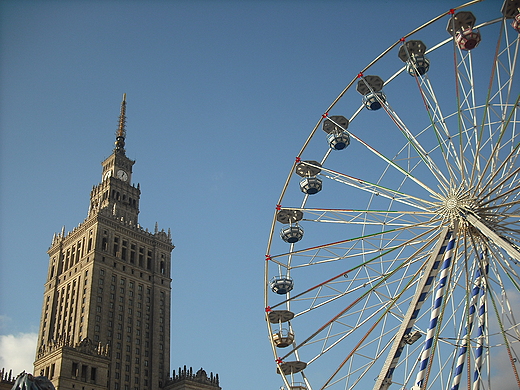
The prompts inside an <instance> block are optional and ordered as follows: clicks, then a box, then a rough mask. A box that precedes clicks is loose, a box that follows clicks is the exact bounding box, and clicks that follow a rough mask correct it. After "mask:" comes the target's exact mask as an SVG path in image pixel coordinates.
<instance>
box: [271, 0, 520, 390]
mask: <svg viewBox="0 0 520 390" xmlns="http://www.w3.org/2000/svg"><path fill="white" fill-rule="evenodd" d="M477 2H479V1H472V2H470V3H467V4H465V5H463V6H461V7H458V9H460V8H462V7H466V6H468V5H471V4H475V3H477ZM445 15H446V14H443V15H442V16H445ZM438 19H439V18H434V19H432V21H436V20H438ZM498 20H502V19H495V20H494V21H491V22H486V23H483V24H481V25H479V27H480V26H484V25H489V24H491V23H495V22H497V21H498ZM432 21H431V22H432ZM416 30H417V29H416ZM416 30H414V31H413V32H416ZM410 35H412V34H411V33H410V34H409V35H407V36H410ZM451 40H452V39H451V38H450V39H448V41H451ZM398 42H401V41H398ZM395 46H396V44H394V45H392V46H391V48H390V49H392V48H394V47H395ZM439 47H440V46H439ZM390 49H388V50H387V51H385V52H383V54H384V55H386V54H387V52H389V51H390ZM382 57H384V56H383V55H382V56H378V57H377V58H376V60H375V61H373V63H375V62H377V61H379V59H380V58H382ZM373 63H371V64H369V66H368V67H367V68H366V69H368V68H370V67H371V66H372V65H373ZM404 69H405V68H404V67H403V68H402V69H401V70H400V71H399V72H398V73H402V71H403V70H404ZM398 73H396V74H395V75H394V76H392V79H391V80H390V81H392V80H393V79H394V78H395V77H396V76H397V74H398ZM356 79H357V78H356ZM356 79H354V80H353V82H351V83H350V84H349V85H348V86H347V88H345V90H344V91H343V92H342V93H341V94H340V95H339V96H338V98H337V99H336V100H335V101H334V102H333V104H332V105H331V106H330V107H329V109H328V110H327V111H326V115H325V114H324V115H323V116H322V117H321V119H320V120H319V121H318V123H317V124H316V126H315V128H314V129H313V130H312V131H311V135H310V136H309V138H308V139H307V141H306V142H305V143H304V146H303V147H302V149H301V150H300V152H299V154H298V155H297V158H296V160H295V162H294V163H293V166H292V168H291V171H290V173H289V176H288V178H287V180H286V182H285V185H284V187H283V190H282V193H281V195H280V198H279V200H278V206H277V208H276V209H277V210H276V211H275V215H274V217H273V222H272V226H271V231H270V234H269V240H268V248H267V251H266V253H267V255H266V270H265V274H266V281H267V279H268V278H267V276H268V275H267V273H268V264H269V262H270V261H274V259H275V258H276V257H281V256H285V255H287V254H283V253H282V254H278V255H275V256H271V241H272V240H273V237H274V234H275V226H276V222H277V221H276V214H277V211H279V210H281V209H288V210H301V211H303V210H305V211H309V209H307V208H306V207H305V202H306V199H307V198H308V195H305V197H304V198H305V199H304V201H303V203H302V206H301V207H300V208H298V207H288V208H285V207H284V208H282V206H281V204H282V201H283V199H284V197H285V192H286V190H287V188H288V185H289V182H290V180H291V178H292V174H293V171H294V170H295V168H296V167H297V164H298V163H299V162H300V160H301V156H302V154H303V152H304V151H305V149H306V147H307V145H308V143H309V141H310V139H311V138H312V137H313V136H314V134H315V132H316V130H317V128H318V127H319V126H320V124H321V123H322V122H323V121H324V120H326V119H327V117H328V112H329V111H330V109H332V107H334V105H335V104H336V103H337V101H339V100H340V99H341V97H342V96H343V95H344V93H345V92H346V91H347V90H348V89H349V88H350V87H351V86H352V85H353V84H354V82H355V80H356ZM519 97H520V95H519ZM517 104H518V99H517ZM512 106H515V105H514V104H513V105H512ZM362 109H363V105H361V106H360V109H358V110H357V111H356V112H355V114H354V117H355V116H357V115H358V114H359V113H360V112H361V110H362ZM513 111H514V110H511V114H513ZM452 115H454V114H452ZM352 119H353V118H352V117H351V118H350V120H352ZM349 134H350V135H352V133H349ZM517 147H518V145H517ZM329 152H330V150H329ZM322 169H325V170H327V168H323V167H322ZM432 192H434V191H432ZM515 202H516V203H518V199H517V200H516V201H515ZM432 203H435V202H432ZM498 207H504V206H503V205H499V206H498ZM313 211H316V212H318V211H320V210H319V209H313ZM321 211H330V209H322V210H321ZM342 211H345V210H342ZM358 211H364V212H366V213H368V212H369V210H358ZM384 212H386V213H389V212H390V211H388V210H387V211H384ZM424 213H425V214H428V215H435V212H434V211H432V209H430V210H428V211H424ZM467 217H468V218H467V219H469V220H471V221H470V223H471V225H472V226H473V227H478V228H480V232H481V233H483V232H484V233H483V234H484V235H486V234H485V232H486V231H487V230H486V225H485V224H484V223H482V222H480V221H479V220H478V218H476V217H474V216H473V215H472V214H468V215H467ZM438 222H439V224H438V225H436V226H437V230H438V231H441V230H442V231H447V229H448V227H447V225H449V223H448V222H446V221H444V222H441V221H438ZM488 233H489V232H488ZM488 238H490V237H488ZM493 240H494V241H495V244H496V242H499V243H500V244H501V245H498V247H499V248H502V249H504V248H505V250H506V252H507V253H508V254H509V255H510V256H511V257H513V258H516V260H518V261H520V258H518V257H517V256H518V249H517V248H515V247H514V246H513V244H511V243H509V242H508V241H507V240H506V239H504V238H502V237H500V236H498V235H496V237H493ZM333 244H336V243H331V244H330V245H333ZM312 249H315V248H310V249H304V250H301V251H309V250H312ZM288 253H290V254H291V255H299V254H301V253H300V252H298V251H294V250H293V244H291V249H290V251H289V252H288ZM278 265H281V263H278ZM291 267H292V265H291ZM291 269H292V268H291ZM340 276H341V274H340ZM268 293H269V289H268V285H267V284H266V285H265V292H264V294H265V302H266V315H268V314H269V311H270V310H272V309H274V308H276V307H278V306H280V305H281V304H283V303H286V302H285V301H282V303H280V304H277V305H276V306H273V307H270V306H268V305H267V303H268V298H267V295H268ZM267 322H268V331H269V334H270V335H271V334H272V333H273V329H272V326H271V323H270V322H269V321H267ZM271 345H272V349H273V354H274V356H275V357H276V356H278V354H277V350H276V347H275V345H274V344H273V343H271ZM298 349H299V347H298V348H296V349H294V350H292V351H290V352H288V353H286V354H285V355H283V356H282V357H281V358H280V357H278V358H277V359H280V361H277V366H278V368H279V370H281V364H282V363H283V359H284V358H286V357H288V356H289V355H291V354H293V353H294V354H295V357H296V358H298V354H299V351H298ZM311 363H312V362H311ZM292 365H293V366H294V364H292ZM302 370H303V371H302V375H303V379H304V382H305V383H306V386H307V387H308V388H309V389H311V388H312V387H311V386H310V383H309V382H308V380H307V378H306V376H305V373H304V372H305V368H303V369H302ZM290 373H291V374H293V371H291V372H290ZM333 377H334V376H332V377H331V378H330V381H332V380H333ZM282 378H284V382H285V384H286V386H290V385H289V382H287V380H286V378H285V376H284V375H282ZM383 379H384V378H379V379H378V381H379V382H381V381H382V380H383ZM328 383H329V382H327V383H326V384H325V385H324V386H323V387H321V388H322V389H324V388H325V387H326V386H327V384H328ZM289 388H290V387H289Z"/></svg>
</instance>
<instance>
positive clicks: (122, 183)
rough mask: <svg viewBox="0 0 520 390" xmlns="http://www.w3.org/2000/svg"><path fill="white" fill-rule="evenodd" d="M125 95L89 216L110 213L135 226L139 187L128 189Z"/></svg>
mask: <svg viewBox="0 0 520 390" xmlns="http://www.w3.org/2000/svg"><path fill="white" fill-rule="evenodd" d="M125 125H126V94H124V95H123V101H122V102H121V113H120V115H119V126H118V129H117V131H116V142H115V147H114V151H113V153H112V154H111V155H110V156H109V157H108V158H107V159H106V160H105V161H103V162H102V164H101V165H102V166H103V170H102V173H101V183H100V184H98V185H97V186H95V187H94V188H93V189H92V192H91V194H90V210H89V214H90V213H93V212H94V213H95V212H98V211H99V210H102V209H109V210H110V211H111V212H112V214H113V215H114V216H116V217H117V218H120V219H121V220H123V221H127V222H128V223H131V224H134V225H136V224H137V216H138V214H139V197H140V195H141V191H140V189H139V186H137V187H134V186H132V185H130V183H131V180H132V166H133V165H134V163H135V161H133V160H131V159H129V158H128V157H127V156H126V154H125V138H126V128H125Z"/></svg>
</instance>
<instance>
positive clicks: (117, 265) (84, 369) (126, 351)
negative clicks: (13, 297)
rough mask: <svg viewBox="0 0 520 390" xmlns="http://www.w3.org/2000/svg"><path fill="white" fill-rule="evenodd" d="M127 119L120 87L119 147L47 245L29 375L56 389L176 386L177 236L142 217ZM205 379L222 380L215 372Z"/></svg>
mask: <svg viewBox="0 0 520 390" xmlns="http://www.w3.org/2000/svg"><path fill="white" fill-rule="evenodd" d="M125 122H126V96H125V95H123V102H122V103H121V113H120V117H119V126H118V129H117V132H116V141H115V147H114V150H113V152H112V154H111V155H110V156H109V157H108V158H107V159H106V160H105V161H103V162H102V171H101V183H100V184H98V185H96V186H94V187H93V189H92V191H91V193H90V206H89V211H88V216H87V218H86V219H85V220H84V221H83V222H82V223H81V224H80V225H79V226H78V227H76V228H74V229H73V230H72V231H71V232H69V233H68V234H65V230H64V229H63V230H62V231H61V233H59V234H55V235H54V237H53V240H52V244H51V247H50V249H49V250H48V254H49V271H48V276H47V280H46V283H45V291H44V296H43V308H42V316H41V322H40V330H39V338H38V347H37V356H36V361H35V363H34V374H35V375H44V376H46V377H48V378H49V379H50V380H51V381H52V382H53V384H54V386H55V387H56V389H57V390H65V389H67V390H72V389H74V390H76V389H77V390H105V389H107V390H108V389H110V390H156V389H163V388H172V387H173V388H176V387H178V386H176V385H175V382H176V380H175V376H174V378H170V376H169V369H170V351H169V346H170V307H171V302H170V301H171V281H172V280H171V278H170V266H171V252H172V250H173V248H174V245H173V244H172V239H171V234H170V231H169V230H168V232H165V231H164V230H159V229H158V227H157V224H156V226H155V229H154V231H153V232H149V231H148V230H145V229H143V228H142V227H141V226H140V225H139V222H138V215H139V198H140V193H141V191H140V188H139V185H137V186H135V185H133V184H132V166H133V165H134V162H135V161H133V160H131V159H129V158H128V157H127V156H126V153H125V137H126V130H125ZM212 375H213V374H212ZM198 379H200V378H198ZM208 381H209V384H210V385H211V386H210V387H213V388H217V389H220V387H219V386H218V377H215V379H214V378H213V376H211V378H208ZM206 385H207V383H206ZM205 388H206V387H205Z"/></svg>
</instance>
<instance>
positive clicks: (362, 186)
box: [322, 168, 436, 210]
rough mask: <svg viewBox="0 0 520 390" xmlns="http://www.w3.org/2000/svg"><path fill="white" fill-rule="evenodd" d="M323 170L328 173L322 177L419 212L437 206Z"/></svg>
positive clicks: (398, 192)
mask: <svg viewBox="0 0 520 390" xmlns="http://www.w3.org/2000/svg"><path fill="white" fill-rule="evenodd" d="M322 170H323V171H324V172H327V173H328V174H322V176H324V177H327V178H328V179H331V180H335V181H337V182H339V183H342V184H346V185H348V186H351V187H354V188H357V189H359V190H362V191H366V192H369V193H371V194H374V195H376V196H381V197H384V198H387V199H391V200H392V201H396V202H399V203H403V204H406V205H408V206H412V207H414V208H417V209H419V210H430V209H431V207H432V206H435V205H436V204H435V203H434V202H431V201H428V200H425V199H421V198H418V197H416V196H412V195H409V194H406V193H403V192H400V191H397V190H395V189H391V188H387V187H384V186H382V185H380V184H375V183H370V182H368V181H366V180H363V179H359V178H355V177H352V176H349V175H345V174H343V173H340V172H336V171H333V170H330V169H326V168H322ZM407 176H408V175H407Z"/></svg>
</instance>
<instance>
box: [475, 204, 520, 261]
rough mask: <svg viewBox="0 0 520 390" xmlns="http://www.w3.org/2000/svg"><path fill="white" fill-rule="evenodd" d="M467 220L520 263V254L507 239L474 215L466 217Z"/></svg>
mask: <svg viewBox="0 0 520 390" xmlns="http://www.w3.org/2000/svg"><path fill="white" fill-rule="evenodd" d="M466 219H467V220H468V221H469V222H470V223H471V224H472V225H473V226H474V227H475V228H477V229H478V230H479V231H480V232H481V233H482V234H484V236H486V237H487V238H489V239H490V240H491V241H493V242H494V243H495V245H497V246H498V247H501V248H502V249H503V250H505V251H506V252H507V253H508V255H509V256H511V257H512V258H514V259H516V261H520V252H519V251H518V249H516V248H515V247H513V246H512V245H511V244H510V243H509V242H507V241H506V240H505V239H503V238H502V237H500V236H499V235H498V234H497V233H496V232H495V231H493V229H491V228H490V227H488V226H487V225H485V224H484V223H483V222H481V221H480V220H479V219H478V218H477V217H475V216H474V215H473V214H468V215H467V216H466Z"/></svg>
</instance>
